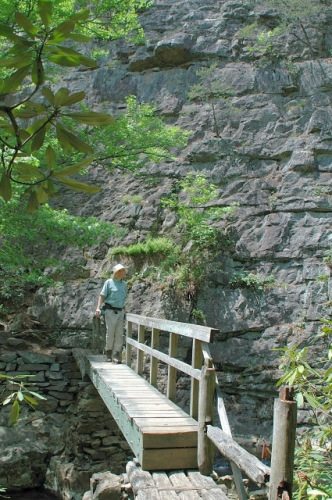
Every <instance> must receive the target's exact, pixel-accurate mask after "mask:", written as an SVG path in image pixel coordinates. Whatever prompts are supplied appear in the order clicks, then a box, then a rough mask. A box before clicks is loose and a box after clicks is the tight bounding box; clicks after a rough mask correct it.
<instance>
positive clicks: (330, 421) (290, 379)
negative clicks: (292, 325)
mask: <svg viewBox="0 0 332 500" xmlns="http://www.w3.org/2000/svg"><path fill="white" fill-rule="evenodd" d="M321 321H322V322H323V323H324V326H323V327H322V329H321V332H320V333H319V334H318V335H317V336H316V338H315V339H314V340H313V342H315V340H316V339H317V338H320V339H321V338H324V339H325V347H326V351H325V352H324V351H322V353H321V354H320V355H318V358H317V359H315V363H314V366H313V364H312V363H310V362H309V361H308V358H309V356H310V354H311V348H310V347H304V348H299V346H298V345H294V346H292V347H284V348H283V349H281V351H282V353H283V355H282V358H281V365H280V368H282V369H283V372H284V374H283V376H282V377H281V378H280V380H279V381H278V385H281V384H289V385H290V386H294V389H295V395H296V400H297V403H298V406H299V407H302V408H305V409H306V410H308V415H309V418H308V428H307V430H306V432H305V433H303V434H300V435H299V436H298V438H297V440H298V447H297V449H296V453H295V477H294V493H293V498H295V499H296V500H302V499H307V498H309V499H318V500H323V499H329V498H332V487H331V485H332V473H331V470H332V446H331V443H332V391H331V389H332V367H331V360H332V343H331V338H332V337H331V336H332V321H331V320H327V319H323V320H321Z"/></svg>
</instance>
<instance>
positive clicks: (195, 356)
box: [190, 339, 203, 420]
mask: <svg viewBox="0 0 332 500" xmlns="http://www.w3.org/2000/svg"><path fill="white" fill-rule="evenodd" d="M201 344H202V343H201V341H200V340H197V339H193V348H192V361H191V366H192V367H193V368H201V366H202V357H203V356H202V347H201ZM198 393H199V381H198V380H196V379H195V378H194V377H191V387H190V416H191V417H193V418H194V419H195V420H197V419H198Z"/></svg>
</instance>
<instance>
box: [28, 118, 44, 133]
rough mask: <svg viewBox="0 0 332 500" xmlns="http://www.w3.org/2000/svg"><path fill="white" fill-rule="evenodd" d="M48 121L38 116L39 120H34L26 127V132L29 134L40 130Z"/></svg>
mask: <svg viewBox="0 0 332 500" xmlns="http://www.w3.org/2000/svg"><path fill="white" fill-rule="evenodd" d="M47 121H48V118H40V119H39V120H35V121H34V122H33V123H32V124H31V125H30V126H29V127H28V128H27V132H28V133H29V134H30V135H33V134H35V133H36V132H38V131H39V130H41V129H42V128H43V127H45V125H46V123H47Z"/></svg>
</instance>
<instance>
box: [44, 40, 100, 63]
mask: <svg viewBox="0 0 332 500" xmlns="http://www.w3.org/2000/svg"><path fill="white" fill-rule="evenodd" d="M51 52H52V54H51V56H49V59H50V61H53V62H56V61H61V60H63V61H64V62H63V63H61V62H56V64H60V65H62V66H79V65H81V64H82V65H84V66H86V67H88V68H98V64H97V63H96V61H94V60H93V59H90V58H89V57H86V56H84V55H83V54H80V53H79V52H77V51H76V50H74V49H70V48H68V47H63V46H61V45H57V46H56V48H54V47H53V48H52V51H51Z"/></svg>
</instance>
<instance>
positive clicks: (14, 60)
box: [0, 54, 32, 68]
mask: <svg viewBox="0 0 332 500" xmlns="http://www.w3.org/2000/svg"><path fill="white" fill-rule="evenodd" d="M31 56H32V54H24V55H19V56H15V57H10V58H9V59H3V60H2V61H0V68H22V67H24V66H27V65H29V64H30V62H31Z"/></svg>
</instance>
